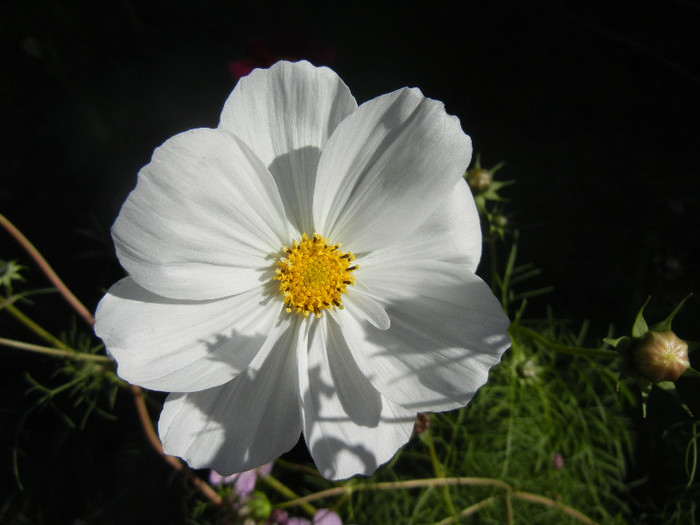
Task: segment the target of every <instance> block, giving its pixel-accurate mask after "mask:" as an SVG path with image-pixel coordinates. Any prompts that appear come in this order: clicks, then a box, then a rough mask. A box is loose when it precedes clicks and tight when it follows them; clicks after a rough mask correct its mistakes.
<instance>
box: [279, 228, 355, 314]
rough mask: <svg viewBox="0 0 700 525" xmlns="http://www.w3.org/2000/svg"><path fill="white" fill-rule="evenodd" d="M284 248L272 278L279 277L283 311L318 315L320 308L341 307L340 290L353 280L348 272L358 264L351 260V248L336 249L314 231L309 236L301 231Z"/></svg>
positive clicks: (343, 290) (350, 272)
mask: <svg viewBox="0 0 700 525" xmlns="http://www.w3.org/2000/svg"><path fill="white" fill-rule="evenodd" d="M284 252H285V255H284V256H282V257H281V258H280V260H279V261H277V266H278V268H277V270H276V271H275V279H276V280H278V281H280V285H279V291H280V292H281V293H282V295H284V302H285V305H286V309H287V312H290V313H291V312H294V313H296V314H301V315H303V316H304V317H308V316H309V315H311V314H312V313H313V314H314V315H315V316H316V317H321V311H322V310H324V309H328V308H333V307H335V308H341V309H342V308H343V305H342V304H341V294H344V293H345V289H346V287H347V286H349V285H352V284H355V277H354V276H353V275H352V272H353V271H354V270H356V269H357V268H358V265H353V264H352V261H354V260H355V256H354V255H353V254H352V253H351V252H342V251H340V244H332V243H329V242H328V239H325V238H323V237H322V236H321V235H319V234H318V233H314V234H313V236H312V237H311V239H309V238H308V237H307V235H306V234H303V235H302V237H301V241H294V243H293V244H292V246H291V248H290V247H289V246H285V247H284Z"/></svg>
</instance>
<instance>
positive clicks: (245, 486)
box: [209, 461, 274, 496]
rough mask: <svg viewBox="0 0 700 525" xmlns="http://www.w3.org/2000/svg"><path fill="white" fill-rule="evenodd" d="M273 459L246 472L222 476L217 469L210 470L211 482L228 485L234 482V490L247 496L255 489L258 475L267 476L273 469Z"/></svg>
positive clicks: (240, 494)
mask: <svg viewBox="0 0 700 525" xmlns="http://www.w3.org/2000/svg"><path fill="white" fill-rule="evenodd" d="M273 463H274V462H273V461H271V462H269V463H266V464H265V465H263V466H262V467H258V468H255V469H252V470H246V471H245V472H238V473H236V474H231V475H230V476H222V475H221V474H219V473H218V472H216V471H215V470H212V471H210V472H209V483H211V484H212V485H226V484H229V483H233V491H234V492H235V493H236V494H238V495H239V496H247V495H248V494H250V493H251V492H253V489H255V483H256V482H257V481H258V476H262V477H265V476H267V475H268V474H270V472H271V471H272V464H273Z"/></svg>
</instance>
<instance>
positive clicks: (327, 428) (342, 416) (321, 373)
mask: <svg viewBox="0 0 700 525" xmlns="http://www.w3.org/2000/svg"><path fill="white" fill-rule="evenodd" d="M305 328H306V329H307V332H306V333H305V334H302V338H301V341H300V344H299V351H298V366H299V387H300V392H301V396H302V401H301V406H302V412H303V419H304V437H305V439H306V443H307V444H308V447H309V450H310V451H311V455H312V456H313V458H314V462H315V463H316V466H317V468H318V470H319V472H320V473H321V475H323V476H324V477H325V478H328V479H345V478H348V477H350V476H353V475H354V474H356V473H358V472H361V473H364V474H370V473H372V472H374V471H375V470H376V469H377V468H378V467H379V465H381V464H383V463H385V462H387V461H389V460H390V459H391V458H392V457H393V455H394V454H395V453H396V450H397V449H398V448H399V447H400V446H402V445H403V444H405V443H406V442H407V441H408V440H409V438H410V437H411V431H412V430H413V424H414V422H415V419H416V413H415V411H412V410H407V409H405V408H402V407H400V406H399V405H397V404H396V403H393V402H391V401H389V400H388V399H387V398H385V397H383V396H382V395H381V394H380V393H379V392H377V390H376V389H375V388H374V387H373V386H372V385H371V384H370V382H369V381H368V380H367V378H366V377H365V376H364V375H363V374H362V372H360V370H359V369H358V367H357V364H356V363H355V361H354V360H353V358H352V355H351V353H350V350H349V349H348V347H347V345H346V344H345V341H344V340H343V336H342V334H341V332H340V330H339V329H338V327H337V325H336V324H335V322H334V321H332V320H330V319H320V320H318V322H314V323H312V324H307V325H306V327H305Z"/></svg>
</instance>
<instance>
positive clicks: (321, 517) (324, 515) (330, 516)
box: [313, 509, 343, 525]
mask: <svg viewBox="0 0 700 525" xmlns="http://www.w3.org/2000/svg"><path fill="white" fill-rule="evenodd" d="M313 524H314V525H343V520H341V519H340V516H338V515H337V514H336V513H335V512H333V511H332V510H328V509H318V510H317V511H316V514H314V521H313Z"/></svg>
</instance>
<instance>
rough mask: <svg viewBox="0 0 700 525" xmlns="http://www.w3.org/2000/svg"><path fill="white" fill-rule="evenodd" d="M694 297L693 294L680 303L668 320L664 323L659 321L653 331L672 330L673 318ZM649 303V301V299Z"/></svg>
mask: <svg viewBox="0 0 700 525" xmlns="http://www.w3.org/2000/svg"><path fill="white" fill-rule="evenodd" d="M691 295H693V294H692V293H691V294H689V295H688V296H687V297H685V298H683V299H682V300H681V302H680V303H678V306H676V307H675V308H674V309H673V311H672V312H671V313H670V314H669V315H668V317H667V318H666V319H664V320H663V321H659V322H658V323H656V324H654V325H653V326H652V327H651V329H652V330H655V331H657V332H664V331H666V330H670V329H671V321H673V318H674V317H676V314H677V313H678V312H679V311H680V310H681V308H683V305H684V304H685V302H686V301H687V300H688V299H690V296H691ZM647 301H648V299H647Z"/></svg>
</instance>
